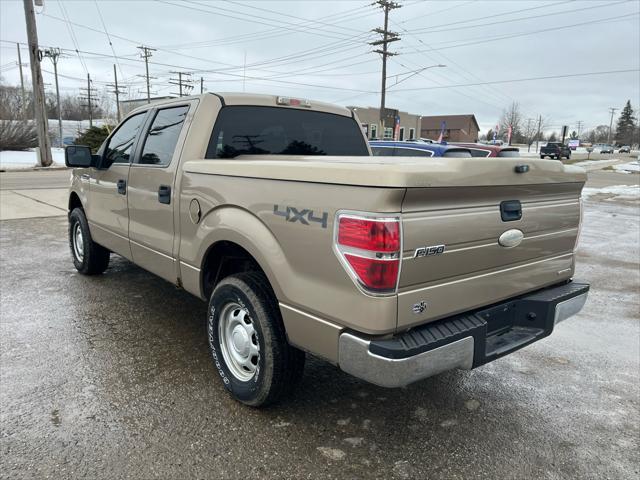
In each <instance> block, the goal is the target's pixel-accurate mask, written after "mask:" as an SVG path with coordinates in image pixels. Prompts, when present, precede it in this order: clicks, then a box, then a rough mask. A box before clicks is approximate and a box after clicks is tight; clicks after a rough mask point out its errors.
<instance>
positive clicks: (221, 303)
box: [207, 272, 305, 407]
mask: <svg viewBox="0 0 640 480" xmlns="http://www.w3.org/2000/svg"><path fill="white" fill-rule="evenodd" d="M228 316H229V317H228ZM228 318H232V319H236V320H229V319H228ZM237 318H241V321H238V320H237ZM233 321H235V322H236V323H237V324H238V325H236V327H235V328H234V329H233V335H231V336H229V335H227V334H225V333H224V332H223V330H224V329H225V327H228V326H229V325H230V322H233ZM231 324H233V323H231ZM245 324H246V325H250V330H249V331H250V332H253V333H254V334H255V337H254V335H253V334H247V335H251V337H250V338H251V340H250V342H251V345H256V346H258V349H259V352H258V353H255V352H253V355H254V356H253V357H252V356H251V355H252V353H250V352H248V351H250V350H251V348H253V347H251V345H249V344H248V342H247V344H246V345H245V344H244V343H242V342H243V341H246V339H248V338H249V337H248V336H246V337H243V336H244V335H245V333H242V332H240V336H241V337H243V338H244V339H245V340H242V339H241V340H240V342H239V346H240V349H242V350H243V351H242V352H240V349H238V348H236V343H235V339H236V329H238V328H247V327H245V326H244V325H245ZM221 325H222V328H221ZM229 328H230V327H228V329H227V331H229ZM225 335H226V337H225ZM230 337H233V339H234V340H233V341H231V343H232V345H229V342H230V340H227V341H226V342H225V338H227V339H228V338H230ZM207 338H208V341H209V348H210V350H211V355H212V357H213V362H214V365H215V367H216V369H217V370H218V374H219V375H220V378H221V379H222V383H223V385H224V386H225V388H226V389H227V390H228V391H229V393H231V395H232V396H233V397H234V398H235V399H236V400H238V401H240V402H242V403H244V404H246V405H249V406H252V407H265V406H267V405H270V404H273V403H276V402H278V401H279V400H281V399H283V398H284V397H286V396H287V395H289V394H290V393H291V392H292V391H293V390H294V388H295V387H296V385H297V384H298V383H299V381H300V379H301V378H302V373H303V370H304V362H305V354H304V352H303V351H301V350H298V349H297V348H295V347H293V346H291V345H289V343H288V342H287V336H286V333H285V329H284V324H283V322H282V317H281V315H280V309H279V308H278V303H277V301H276V297H275V294H274V293H273V291H272V290H271V287H270V285H269V282H268V280H267V279H266V278H265V276H264V275H263V274H261V273H257V272H244V273H239V274H235V275H231V276H229V277H227V278H225V279H224V280H222V281H221V282H220V283H219V284H218V285H217V286H216V288H215V289H214V291H213V293H212V294H211V299H210V300H209V314H208V319H207ZM247 345H248V346H247ZM232 348H236V349H235V352H236V354H233V353H231V349H232ZM237 355H239V356H240V357H242V359H243V360H244V361H245V362H246V359H250V361H251V365H248V368H247V366H246V365H240V366H239V364H238V362H236V361H235V360H234V359H235V358H238V357H237ZM256 357H257V358H256ZM252 365H253V366H252ZM239 368H240V372H239V374H238V373H234V371H235V372H238V369H239ZM251 369H255V370H254V371H252V370H251Z"/></svg>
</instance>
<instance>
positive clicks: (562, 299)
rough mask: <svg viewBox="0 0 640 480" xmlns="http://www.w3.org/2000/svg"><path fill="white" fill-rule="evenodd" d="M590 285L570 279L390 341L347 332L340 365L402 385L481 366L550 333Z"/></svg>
mask: <svg viewBox="0 0 640 480" xmlns="http://www.w3.org/2000/svg"><path fill="white" fill-rule="evenodd" d="M588 291H589V285H588V284H586V283H578V282H570V283H566V284H563V285H559V286H554V287H549V288H545V289H543V290H539V291H537V292H534V293H530V294H527V295H523V296H521V297H517V298H512V299H510V300H508V301H505V302H502V303H499V304H497V305H494V306H491V307H488V308H483V309H480V310H475V311H473V312H468V313H465V314H462V315H456V316H454V317H450V318H445V319H443V320H439V321H437V322H433V323H429V324H426V325H422V326H420V327H417V328H414V329H412V330H410V331H408V332H406V333H404V334H402V335H399V336H397V337H394V338H392V339H388V340H371V339H366V338H364V337H360V336H358V335H357V334H354V333H343V334H341V335H340V341H339V365H340V368H341V369H342V370H344V371H345V372H347V373H349V374H351V375H354V376H356V377H358V378H361V379H363V380H366V381H368V382H371V383H374V384H376V385H380V386H383V387H401V386H404V385H408V384H410V383H413V382H415V381H417V380H421V379H423V378H427V377H430V376H432V375H436V374H438V373H442V372H445V371H447V370H453V369H456V368H460V369H464V370H470V369H472V368H476V367H479V366H480V365H484V364H485V363H488V362H490V361H493V360H495V359H497V358H500V357H502V356H504V355H507V354H509V353H511V352H514V351H516V350H518V349H520V348H522V347H525V346H526V345H529V344H531V343H533V342H535V341H537V340H540V339H542V338H544V337H546V336H548V335H550V334H551V332H552V331H553V328H554V326H555V325H556V324H557V323H559V322H561V321H563V320H566V319H567V318H569V317H570V316H572V315H575V314H576V313H578V312H579V311H580V310H581V309H582V307H583V306H584V304H585V302H586V300H587V292H588Z"/></svg>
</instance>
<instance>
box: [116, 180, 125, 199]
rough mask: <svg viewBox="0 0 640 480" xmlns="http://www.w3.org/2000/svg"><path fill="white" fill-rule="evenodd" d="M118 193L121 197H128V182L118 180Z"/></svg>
mask: <svg viewBox="0 0 640 480" xmlns="http://www.w3.org/2000/svg"><path fill="white" fill-rule="evenodd" d="M117 185H118V193H119V194H120V195H126V194H127V181H126V180H122V179H120V180H118V183H117Z"/></svg>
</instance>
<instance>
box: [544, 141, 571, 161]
mask: <svg viewBox="0 0 640 480" xmlns="http://www.w3.org/2000/svg"><path fill="white" fill-rule="evenodd" d="M545 157H549V158H555V159H557V160H560V159H561V158H562V157H565V158H566V159H567V160H569V159H570V158H571V149H570V148H569V147H567V146H566V145H565V144H564V143H561V142H549V143H547V144H546V145H545V146H544V147H540V158H545Z"/></svg>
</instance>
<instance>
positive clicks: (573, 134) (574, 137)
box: [569, 130, 578, 140]
mask: <svg viewBox="0 0 640 480" xmlns="http://www.w3.org/2000/svg"><path fill="white" fill-rule="evenodd" d="M569 138H570V139H571V140H577V139H578V132H576V131H575V130H574V131H573V132H571V135H569Z"/></svg>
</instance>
